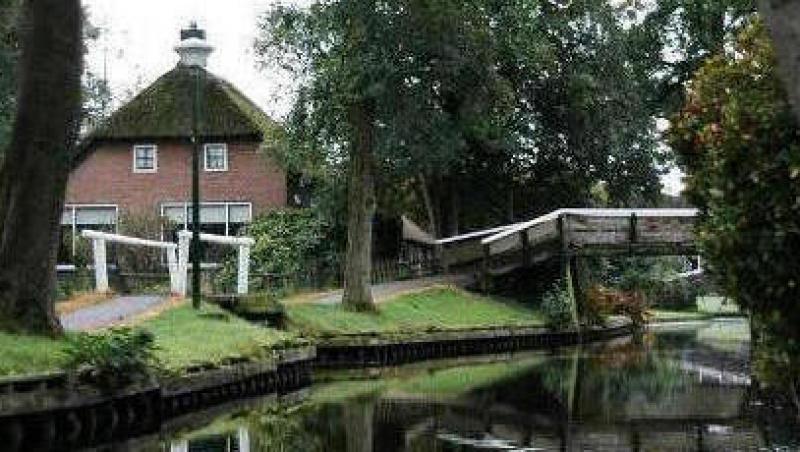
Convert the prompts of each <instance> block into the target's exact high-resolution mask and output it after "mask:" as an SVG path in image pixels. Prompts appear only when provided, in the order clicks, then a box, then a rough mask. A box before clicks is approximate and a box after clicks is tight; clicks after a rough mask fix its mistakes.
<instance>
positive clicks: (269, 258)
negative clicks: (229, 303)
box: [215, 209, 337, 291]
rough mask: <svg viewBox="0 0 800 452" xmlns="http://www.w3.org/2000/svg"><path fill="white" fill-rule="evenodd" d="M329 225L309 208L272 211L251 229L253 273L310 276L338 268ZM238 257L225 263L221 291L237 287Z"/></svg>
mask: <svg viewBox="0 0 800 452" xmlns="http://www.w3.org/2000/svg"><path fill="white" fill-rule="evenodd" d="M325 231H326V223H325V222H324V221H322V220H321V219H320V218H319V217H318V215H317V214H316V213H315V212H314V211H312V210H309V209H283V210H275V211H272V212H268V213H266V214H264V215H262V216H260V217H259V218H257V219H256V220H255V221H254V222H253V223H252V224H251V225H249V226H248V227H247V230H246V235H248V236H250V237H252V238H254V239H255V241H256V243H255V245H254V246H253V248H252V250H251V251H250V267H251V271H252V273H253V274H266V273H269V274H274V275H293V276H294V275H307V274H309V273H310V269H311V268H314V269H318V268H335V267H336V266H337V265H336V250H335V246H334V245H333V243H332V242H331V241H330V240H327V239H326V232H325ZM236 271H237V262H236V258H235V256H234V257H231V258H230V259H229V260H228V261H226V262H225V264H224V266H223V269H222V270H221V271H220V272H219V274H218V275H217V277H216V278H215V286H216V288H217V290H222V291H232V289H233V288H234V287H235V286H236Z"/></svg>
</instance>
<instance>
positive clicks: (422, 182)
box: [418, 173, 440, 238]
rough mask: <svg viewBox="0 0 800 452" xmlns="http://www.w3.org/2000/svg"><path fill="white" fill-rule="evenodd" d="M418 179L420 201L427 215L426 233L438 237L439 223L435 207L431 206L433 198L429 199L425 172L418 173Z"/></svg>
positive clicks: (429, 194)
mask: <svg viewBox="0 0 800 452" xmlns="http://www.w3.org/2000/svg"><path fill="white" fill-rule="evenodd" d="M418 179H419V184H418V185H419V189H418V190H419V194H420V197H421V198H422V203H423V204H424V206H425V214H426V215H427V216H428V233H429V234H431V235H432V236H434V237H436V238H439V237H440V235H439V225H438V221H437V218H436V209H435V208H434V207H433V200H432V199H431V192H430V187H429V186H428V178H427V177H425V174H423V173H419V176H418Z"/></svg>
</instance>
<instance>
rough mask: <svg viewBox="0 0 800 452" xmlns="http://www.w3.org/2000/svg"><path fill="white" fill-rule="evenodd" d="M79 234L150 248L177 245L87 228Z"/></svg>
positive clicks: (169, 247) (166, 247) (88, 237)
mask: <svg viewBox="0 0 800 452" xmlns="http://www.w3.org/2000/svg"><path fill="white" fill-rule="evenodd" d="M81 235H82V236H83V237H85V238H87V239H92V240H105V241H107V242H117V243H124V244H126V245H136V246H149V247H151V248H165V249H175V248H177V247H178V245H177V244H175V243H170V242H158V241H155V240H146V239H140V238H136V237H128V236H125V235H119V234H110V233H108V232H100V231H91V230H88V229H87V230H85V231H83V232H81Z"/></svg>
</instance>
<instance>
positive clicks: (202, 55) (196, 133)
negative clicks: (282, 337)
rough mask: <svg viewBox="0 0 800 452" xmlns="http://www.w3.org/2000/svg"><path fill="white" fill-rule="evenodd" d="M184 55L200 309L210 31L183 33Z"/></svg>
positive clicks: (195, 295) (195, 288)
mask: <svg viewBox="0 0 800 452" xmlns="http://www.w3.org/2000/svg"><path fill="white" fill-rule="evenodd" d="M175 50H176V51H177V52H178V54H179V55H180V57H181V59H180V63H179V65H181V66H185V67H187V68H189V70H191V73H192V78H193V85H194V89H193V95H192V139H191V141H192V246H191V255H192V306H193V307H194V308H195V309H199V308H200V301H201V300H200V276H201V275H200V251H201V250H200V152H201V142H200V141H201V139H202V133H201V130H200V124H201V123H202V105H203V98H202V96H203V78H204V77H205V69H204V68H205V66H206V63H207V61H208V56H209V55H210V54H211V52H212V51H213V50H214V48H213V47H212V46H210V45H209V44H208V43H207V42H206V32H205V30H201V29H199V28H197V23H195V22H192V23H191V24H190V25H189V28H188V29H183V30H181V42H180V44H179V45H178V46H177V47H176V49H175Z"/></svg>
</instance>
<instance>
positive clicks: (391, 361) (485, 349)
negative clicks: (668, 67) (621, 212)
mask: <svg viewBox="0 0 800 452" xmlns="http://www.w3.org/2000/svg"><path fill="white" fill-rule="evenodd" d="M632 331H633V325H632V324H631V323H630V322H628V321H622V320H620V319H615V320H614V321H613V322H612V324H611V325H609V326H608V327H606V328H593V329H590V330H588V331H583V332H580V333H578V332H576V331H566V332H550V331H547V330H545V329H543V328H506V329H502V330H472V331H459V332H430V333H426V334H424V335H418V336H396V337H392V338H386V337H375V336H359V335H354V336H342V337H338V338H333V339H328V340H326V341H323V342H322V343H320V344H319V345H317V346H316V347H314V346H309V347H303V348H296V349H290V350H284V351H280V352H278V356H277V357H276V359H275V360H274V361H271V362H255V363H254V362H238V363H231V364H229V365H227V366H224V367H220V368H198V369H195V371H194V372H193V373H190V374H188V375H184V376H182V377H180V378H175V379H167V380H165V381H162V382H160V383H152V384H149V385H140V386H135V387H131V388H128V389H126V390H125V391H122V392H116V393H114V394H105V393H102V392H100V391H98V390H96V389H93V388H89V387H81V386H77V387H76V386H74V385H72V384H70V382H69V381H68V378H67V376H66V375H65V374H63V373H56V374H51V375H44V376H39V377H27V378H21V379H15V380H10V379H5V380H0V448H1V449H2V450H3V451H8V452H18V451H19V452H21V451H29V450H72V449H81V448H92V447H98V446H104V445H108V444H112V443H118V442H121V441H125V440H126V439H128V438H133V437H138V436H147V435H153V434H155V433H158V432H159V431H160V430H161V428H162V426H163V425H165V424H168V423H169V422H171V421H172V420H176V419H182V418H187V417H191V415H192V413H196V412H201V411H203V410H209V409H211V408H212V407H215V406H219V405H222V404H225V403H226V402H230V401H231V400H237V399H242V398H248V397H256V396H261V395H266V394H276V393H277V394H284V393H289V392H292V391H295V390H297V389H300V388H303V387H306V386H309V385H310V384H311V383H312V373H313V369H314V368H328V369H341V368H361V367H383V366H392V365H397V364H404V363H409V362H414V361H423V360H428V359H440V358H450V357H460V356H473V355H481V354H496V353H506V352H513V351H520V350H531V349H539V348H548V347H559V346H568V345H574V344H578V343H587V342H592V341H598V340H604V339H611V338H615V337H620V336H624V335H628V334H630V333H631V332H632Z"/></svg>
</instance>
